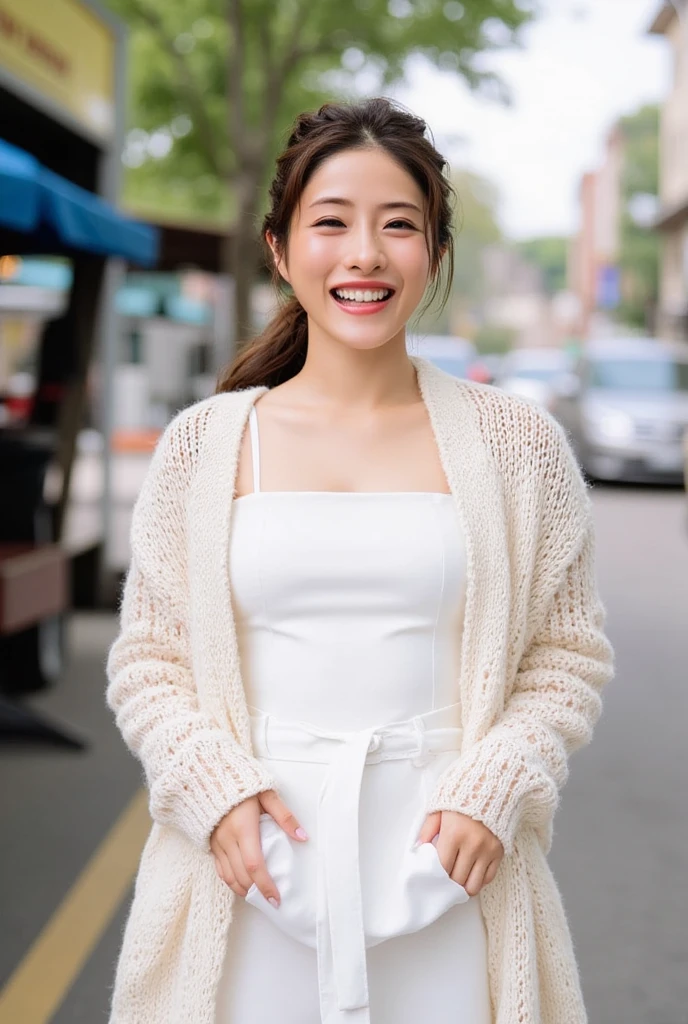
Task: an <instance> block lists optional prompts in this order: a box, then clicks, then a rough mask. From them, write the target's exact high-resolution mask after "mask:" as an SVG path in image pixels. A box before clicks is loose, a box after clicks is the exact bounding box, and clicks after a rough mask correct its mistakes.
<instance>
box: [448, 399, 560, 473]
mask: <svg viewBox="0 0 688 1024" xmlns="http://www.w3.org/2000/svg"><path fill="white" fill-rule="evenodd" d="M462 389H463V392H464V395H465V396H466V398H467V399H468V400H469V402H470V403H471V405H472V406H473V408H474V410H475V412H476V415H477V417H478V421H479V424H480V430H481V433H482V435H483V438H484V440H485V441H486V443H487V444H488V445H489V447H490V449H491V450H492V452H493V454H494V456H495V458H496V459H497V460H498V462H499V463H500V464H501V465H502V466H503V467H504V468H511V469H512V470H513V472H518V473H522V472H523V471H528V472H533V471H534V470H536V469H540V470H542V471H543V472H544V473H545V474H546V475H547V473H548V471H550V470H551V469H552V467H553V466H555V465H556V464H558V463H561V462H562V460H563V462H564V463H566V465H567V466H568V467H569V468H571V467H572V465H573V466H575V457H574V455H573V451H572V448H571V445H570V442H569V440H568V437H567V435H566V432H565V430H564V428H563V427H562V426H561V424H560V423H559V422H558V421H557V420H556V419H555V418H554V416H552V414H551V413H550V412H548V411H547V410H546V409H545V408H543V407H542V406H540V405H536V404H535V403H534V402H532V401H529V400H528V399H526V398H522V397H520V396H519V395H511V394H508V393H507V392H506V391H503V390H502V389H501V388H498V387H495V386H494V385H490V384H478V383H474V382H472V381H463V382H462Z"/></svg>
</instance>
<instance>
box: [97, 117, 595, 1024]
mask: <svg viewBox="0 0 688 1024" xmlns="http://www.w3.org/2000/svg"><path fill="white" fill-rule="evenodd" d="M443 168H444V160H443V159H442V157H441V156H440V154H439V153H437V151H436V150H435V149H434V147H433V146H432V144H431V143H430V142H429V141H428V139H427V138H426V128H425V125H424V123H423V122H422V121H421V120H419V119H418V118H415V117H413V116H412V115H410V114H408V113H406V112H405V111H403V110H400V109H398V108H397V107H395V106H394V105H392V104H391V103H389V102H388V101H386V100H382V99H376V100H371V101H368V102H365V103H362V104H359V105H354V106H339V105H326V106H324V107H323V108H322V109H321V110H319V111H318V112H317V113H316V114H306V115H303V116H302V117H300V118H299V119H298V121H297V122H296V125H295V127H294V130H293V133H292V135H291V137H290V139H289V142H288V145H287V149H286V151H285V153H284V154H283V155H282V157H281V158H280V160H279V161H278V166H277V174H276V177H275V180H274V182H273V185H272V187H271V190H270V197H271V200H272V205H271V210H270V212H269V213H268V215H267V217H266V220H265V225H264V234H265V238H266V241H267V243H268V245H269V247H270V250H271V253H272V257H273V263H274V267H275V270H276V272H277V273H278V274H279V275H280V276H281V277H282V278H283V279H284V280H285V281H286V282H288V283H289V285H290V286H291V288H292V289H293V292H294V297H293V298H292V299H291V300H290V301H289V303H288V304H287V305H286V306H285V307H284V308H283V309H282V310H281V311H280V312H279V313H278V314H277V315H276V317H275V319H274V320H273V321H272V323H271V324H270V325H269V326H268V327H267V329H266V331H265V332H264V333H263V335H261V336H260V337H259V338H257V339H256V340H255V341H253V342H252V343H251V344H250V345H248V346H247V347H246V348H245V349H244V350H243V351H242V353H241V354H240V355H239V357H238V358H237V359H236V360H235V362H234V364H233V365H232V366H231V367H229V369H228V371H227V372H226V374H225V375H224V376H223V378H222V380H221V381H220V384H219V387H218V394H216V395H215V396H213V397H212V398H210V399H208V400H206V401H204V402H200V403H197V404H196V405H194V406H192V407H191V408H189V409H186V410H184V411H183V412H182V413H181V414H179V415H178V416H177V417H176V419H175V420H174V421H173V422H172V423H171V424H170V426H169V427H168V428H167V430H166V431H165V434H164V436H163V438H162V440H161V442H160V444H159V446H158V448H157V450H156V453H155V456H154V459H153V462H152V465H151V468H150V471H149V474H148V477H147V479H146V482H145V484H144V487H143V489H142V493H141V495H140V498H139V501H138V503H137V506H136V510H135V514H134V521H133V526H132V535H131V538H132V561H131V567H130V571H129V574H128V578H127V583H126V588H125V592H124V598H123V604H122V624H121V632H120V635H119V637H118V639H117V640H116V641H115V643H114V645H113V647H112V649H111V652H110V656H109V660H108V676H109V688H108V701H109V703H110V706H111V707H112V708H113V709H114V710H115V712H116V714H117V721H118V725H119V727H120V728H121V730H122V732H123V734H124V738H125V740H126V742H127V743H128V744H129V746H130V747H131V749H132V750H133V751H134V752H135V753H136V754H137V755H138V756H139V757H140V758H141V761H142V762H143V764H144V767H145V770H146V775H147V781H148V786H149V790H150V808H151V815H152V817H153V821H154V825H153V829H152V832H151V835H150V838H149V840H148V843H147V845H146V849H145V851H144V854H143V858H142V862H141V867H140V871H139V875H138V879H137V884H136V893H135V898H134V903H133V906H132V910H131V913H130V917H129V921H128V924H127V929H126V933H125V937H124V944H123V948H122V953H121V956H120V962H119V966H118V972H117V978H116V985H115V992H114V997H113V1011H112V1017H111V1024H142V1022H143V1021H145V1022H146V1024H189V1022H193V1024H268V1022H270V1024H272V1022H279V1024H292V1022H293V1024H297V1022H298V1024H317V1022H318V1021H323V1022H326V1024H344V1022H347V1024H368V1022H369V1021H372V1022H373V1024H410V1022H411V1021H414V1022H415V1021H417V1020H419V1019H426V1018H428V1019H432V1020H433V1021H434V1022H435V1024H490V1022H495V1024H582V1022H583V1021H585V1011H584V1007H583V1002H582V998H581V992H580V986H579V982H578V977H577V971H576V965H575V960H574V956H573V951H572V946H571V940H570V936H569V932H568V929H567V925H566V920H565V917H564V912H563V908H562V905H561V900H560V898H559V895H558V891H557V888H556V884H555V882H554V880H553V878H552V875H551V873H550V871H549V868H548V865H547V861H546V853H547V852H548V850H549V847H550V844H551V836H552V817H553V814H554V811H555V808H556V805H557V802H558V791H559V789H560V787H561V786H562V784H563V783H564V781H565V779H566V774H567V767H566V764H567V756H568V754H569V753H570V752H571V751H572V750H574V749H575V748H576V747H578V746H580V745H582V744H583V743H585V742H586V741H587V740H589V738H590V734H591V731H592V728H593V726H594V723H595V721H596V720H597V718H598V716H599V713H600V707H601V705H600V695H599V692H600V689H601V688H602V686H603V684H604V683H605V682H606V681H607V680H608V679H609V678H610V676H611V665H612V656H611V650H610V647H609V644H608V642H607V640H606V638H605V636H604V633H603V623H604V612H603V608H602V606H601V604H600V602H599V599H598V597H597V593H596V588H595V581H594V572H593V527H592V519H591V510H590V503H589V499H588V497H587V494H586V491H585V486H584V484H583V482H582V479H581V476H580V474H579V472H578V469H577V467H576V465H575V461H574V459H573V457H572V454H571V452H570V450H569V448H568V445H567V443H566V441H565V439H564V437H563V435H562V433H561V431H560V430H559V428H558V427H557V425H556V424H555V423H554V422H553V421H552V420H551V419H550V418H549V417H548V416H547V415H546V414H545V413H542V412H540V411H539V410H537V409H535V408H534V407H532V406H531V405H529V404H527V403H525V402H523V401H521V400H519V399H515V398H513V397H509V396H506V395H504V394H502V393H500V392H498V391H496V390H494V389H491V388H489V387H485V386H481V385H477V384H471V383H468V382H464V381H459V380H457V379H455V378H453V377H450V376H449V375H448V374H445V373H443V372H442V371H440V370H439V369H437V368H435V367H434V366H432V365H431V364H430V363H429V362H427V361H426V360H424V359H421V358H418V357H417V356H413V355H412V356H410V357H409V356H408V355H407V350H406V343H405V329H406V324H407V322H408V320H409V318H410V317H411V316H412V314H413V313H414V311H415V309H416V308H417V306H418V304H419V303H420V301H421V299H422V298H423V296H424V294H425V293H426V290H427V288H428V286H433V287H435V288H436V287H437V285H438V282H439V280H440V272H441V269H442V266H443V263H444V264H445V265H446V266H447V268H448V269H449V271H450V272H451V264H452V255H453V250H452V239H451V231H450V223H451V208H450V187H449V185H448V183H447V181H446V179H445V177H444V175H443Z"/></svg>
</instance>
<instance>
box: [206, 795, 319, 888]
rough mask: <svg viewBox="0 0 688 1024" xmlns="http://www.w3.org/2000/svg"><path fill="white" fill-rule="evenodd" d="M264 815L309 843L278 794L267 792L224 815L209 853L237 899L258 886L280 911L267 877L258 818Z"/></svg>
mask: <svg viewBox="0 0 688 1024" xmlns="http://www.w3.org/2000/svg"><path fill="white" fill-rule="evenodd" d="M263 813H267V814H269V815H270V816H271V817H272V818H274V819H275V821H276V822H277V824H278V825H279V826H280V828H282V829H283V830H284V831H285V832H286V833H287V835H288V836H291V838H292V839H295V840H296V841H297V842H299V843H303V842H305V841H306V840H307V839H308V836H307V835H306V833H305V831H304V830H303V829H302V828H301V826H300V825H299V823H298V821H297V820H296V818H295V816H294V815H293V814H292V812H291V811H290V810H289V808H288V807H287V806H286V805H285V804H284V803H282V801H281V800H280V798H279V796H278V795H277V792H276V790H274V789H268V790H265V792H263V793H259V794H258V796H251V797H249V798H248V799H247V800H242V802H241V803H240V804H237V806H236V807H233V808H232V810H231V811H230V812H229V814H226V815H225V817H224V818H223V819H222V821H221V822H220V824H219V825H217V826H216V828H215V830H214V831H213V834H212V835H211V837H210V850H211V852H212V854H213V857H214V858H215V869H216V871H217V873H218V875H219V876H220V878H221V879H222V880H223V882H226V884H227V885H228V886H229V887H230V889H231V890H232V891H233V892H235V893H236V894H237V896H245V895H246V893H247V892H248V890H249V889H250V888H251V886H252V885H253V884H254V883H255V884H256V886H257V888H258V889H259V891H260V892H261V893H262V894H263V896H264V897H265V899H266V900H268V902H269V903H271V904H272V906H273V907H278V906H279V902H280V894H279V892H278V891H277V887H276V885H275V883H274V882H273V880H272V878H271V877H270V875H269V873H268V869H267V866H266V864H265V859H264V857H263V850H262V847H261V845H260V827H259V818H260V816H261V814H263Z"/></svg>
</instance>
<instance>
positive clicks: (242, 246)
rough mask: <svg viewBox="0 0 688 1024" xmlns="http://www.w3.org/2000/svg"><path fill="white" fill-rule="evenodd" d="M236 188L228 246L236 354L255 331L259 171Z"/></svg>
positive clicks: (241, 179) (245, 176)
mask: <svg viewBox="0 0 688 1024" xmlns="http://www.w3.org/2000/svg"><path fill="white" fill-rule="evenodd" d="M232 188H233V189H234V190H235V195H236V200H237V207H238V210H237V219H236V221H235V224H234V226H233V228H232V229H231V232H230V235H229V237H228V239H227V245H226V247H225V269H226V271H227V273H229V274H230V275H231V276H232V277H233V279H234V316H233V320H234V344H233V350H234V351H233V354H234V353H236V352H238V351H239V349H241V347H242V346H243V345H244V344H245V343H246V342H247V341H249V340H250V339H251V338H252V337H253V333H254V323H253V313H252V304H251V295H252V291H253V286H254V284H255V280H256V276H257V273H258V267H259V262H260V246H259V239H258V230H259V228H258V224H257V205H258V195H257V192H258V190H257V184H256V175H255V173H253V172H251V171H246V172H244V173H243V174H242V175H241V177H239V178H238V179H236V180H235V181H234V182H232Z"/></svg>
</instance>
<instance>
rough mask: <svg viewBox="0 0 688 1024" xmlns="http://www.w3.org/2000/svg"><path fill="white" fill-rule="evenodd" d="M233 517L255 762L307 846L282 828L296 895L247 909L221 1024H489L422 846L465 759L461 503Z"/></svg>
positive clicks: (282, 871)
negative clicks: (455, 765)
mask: <svg viewBox="0 0 688 1024" xmlns="http://www.w3.org/2000/svg"><path fill="white" fill-rule="evenodd" d="M249 425H250V430H251V451H252V459H253V480H254V488H255V490H254V492H253V493H251V494H247V495H244V496H242V497H239V498H235V499H234V507H233V510H232V520H231V523H232V525H231V537H230V546H229V559H230V583H231V590H232V602H233V610H234V615H235V620H236V626H237V636H238V642H239V654H240V659H241V668H242V678H243V682H244V686H245V690H246V695H247V700H248V704H249V711H250V714H251V728H252V739H253V745H254V754H255V756H256V757H258V758H259V759H261V760H263V761H265V762H266V763H267V765H268V766H269V768H270V770H271V772H272V774H273V776H274V778H275V779H276V781H277V785H278V792H279V794H280V796H281V798H282V799H283V800H284V802H285V803H286V804H287V806H288V807H290V808H291V809H292V810H293V812H294V813H295V815H296V817H297V818H298V820H299V822H300V824H301V825H302V826H303V828H305V830H306V832H307V833H308V835H309V839H308V841H307V842H305V843H297V842H296V841H295V840H292V839H290V838H289V837H288V836H287V835H286V833H284V832H283V831H282V830H281V829H280V828H279V826H277V825H276V823H275V822H274V820H273V819H272V818H271V817H270V816H269V815H267V814H264V815H262V816H261V819H260V829H261V844H262V848H263V852H264V855H265V859H266V862H267V867H268V870H269V871H270V874H271V875H272V877H273V879H274V880H275V883H276V885H277V888H278V890H279V892H280V896H281V904H280V906H279V908H277V909H275V908H273V907H272V906H271V905H270V904H269V903H268V902H267V901H266V900H265V899H264V897H263V896H262V895H261V894H260V893H259V892H258V890H257V889H256V887H255V886H252V888H251V889H250V890H249V892H248V893H247V896H246V899H241V898H239V897H237V898H236V900H235V903H234V917H233V921H232V925H231V927H230V930H229V938H228V943H227V952H226V959H225V963H224V967H223V971H222V974H221V978H220V983H219V986H218V996H217V1010H216V1024H371V1022H372V1024H418V1022H419V1021H432V1022H433V1024H490V1020H491V1016H490V1005H489V994H488V982H487V956H486V941H485V929H484V924H483V919H482V914H481V910H480V902H479V899H478V898H477V897H473V898H470V897H469V896H468V894H467V892H466V890H465V889H464V888H463V887H462V886H461V885H458V884H457V883H456V882H454V881H453V880H452V879H451V878H450V877H449V875H448V874H447V872H446V871H445V870H444V868H443V867H442V864H441V863H440V860H439V857H438V854H437V850H436V848H435V845H434V844H433V843H423V844H421V845H419V846H416V839H417V835H418V831H419V829H420V827H421V825H422V824H423V821H424V820H425V810H424V807H425V802H426V799H427V798H428V796H429V793H430V789H431V787H432V786H433V784H434V781H435V779H436V778H437V777H438V775H439V774H440V773H441V772H442V770H443V769H444V767H445V766H446V765H447V764H448V763H449V762H450V761H451V760H452V759H453V758H455V757H456V756H457V754H458V750H459V745H460V737H461V714H460V706H459V694H458V678H459V667H460V657H461V636H462V623H463V613H464V603H465V590H466V551H465V544H464V539H463V535H462V532H461V528H460V524H459V522H458V518H457V516H456V512H455V505H454V502H453V500H452V497H451V495H448V494H442V493H435V492H421V491H419V492H415V491H414V492H338V491H332V492H330V491H261V490H260V454H259V437H258V419H257V414H256V410H255V408H252V409H251V413H250V416H249Z"/></svg>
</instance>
